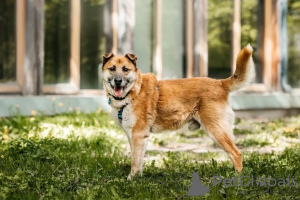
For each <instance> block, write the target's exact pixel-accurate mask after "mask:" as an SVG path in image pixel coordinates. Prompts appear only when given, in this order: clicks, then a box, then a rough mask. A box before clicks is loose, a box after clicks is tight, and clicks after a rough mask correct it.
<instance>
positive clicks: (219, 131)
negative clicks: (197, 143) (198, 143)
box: [198, 104, 243, 172]
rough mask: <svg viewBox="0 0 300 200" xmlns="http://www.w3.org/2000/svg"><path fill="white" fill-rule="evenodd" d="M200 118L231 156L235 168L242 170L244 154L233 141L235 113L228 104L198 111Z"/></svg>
mask: <svg viewBox="0 0 300 200" xmlns="http://www.w3.org/2000/svg"><path fill="white" fill-rule="evenodd" d="M198 115H199V116H198V117H199V118H198V119H199V123H200V124H201V126H202V127H203V128H204V130H205V132H206V133H207V134H208V135H209V136H210V137H211V138H212V139H213V140H214V141H216V142H217V143H218V144H219V145H220V146H221V147H222V148H223V149H224V151H225V152H226V153H228V155H229V157H230V158H231V160H232V162H233V164H234V167H235V169H236V170H237V171H238V172H241V171H242V169H243V164H242V155H241V153H240V151H239V149H238V148H237V147H236V146H235V144H234V142H233V139H234V138H233V130H232V128H233V121H234V113H233V111H232V110H231V108H230V107H229V106H228V105H226V106H224V107H223V108H222V105H221V106H220V105H211V104H210V106H209V107H204V108H201V109H200V111H198Z"/></svg>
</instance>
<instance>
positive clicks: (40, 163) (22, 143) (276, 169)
mask: <svg viewBox="0 0 300 200" xmlns="http://www.w3.org/2000/svg"><path fill="white" fill-rule="evenodd" d="M299 121H300V117H294V118H285V119H281V120H275V121H272V122H261V123H254V122H248V121H245V120H238V121H237V129H236V130H235V134H236V136H237V143H238V145H239V146H240V147H241V148H242V149H243V148H244V149H243V151H244V153H243V159H244V162H243V163H244V170H243V173H241V174H237V173H236V172H235V171H234V169H233V167H232V164H231V162H230V160H229V158H228V157H227V155H225V156H224V153H219V152H205V153H195V152H193V151H178V152H162V151H160V149H159V147H168V145H172V144H176V143H184V144H186V145H189V144H195V143H196V144H198V143H199V145H201V143H200V142H199V141H198V140H195V138H200V139H203V140H205V141H206V140H207V136H206V135H205V134H203V132H202V131H198V132H193V133H189V134H187V135H185V134H182V133H181V134H173V133H171V134H163V135H153V136H151V137H150V146H151V145H152V146H157V151H149V152H148V156H154V157H155V156H156V157H155V159H154V160H150V159H149V160H148V161H147V162H146V163H145V167H144V175H143V177H136V178H134V179H133V180H132V181H127V179H126V178H127V175H128V173H129V171H130V158H129V157H128V152H127V141H126V136H125V134H124V133H123V132H122V130H121V129H120V128H119V127H117V126H116V124H115V123H114V122H113V121H112V119H111V118H110V117H109V115H107V114H106V113H102V112H98V113H92V114H82V113H71V114H64V115H58V116H54V117H45V116H35V117H22V116H17V117H13V118H3V119H0V143H1V144H0V145H1V146H0V199H182V196H183V194H185V193H186V192H184V191H182V183H181V182H180V179H181V177H184V176H185V175H187V176H186V177H185V180H186V181H189V180H191V173H192V172H194V171H197V172H198V173H199V175H200V180H201V181H202V183H203V184H204V185H206V186H210V191H209V192H208V193H207V194H206V196H205V197H191V199H203V198H205V199H297V198H299V196H300V188H299V187H300V186H297V187H291V186H289V187H288V186H285V187H279V186H274V187H268V186H258V185H256V184H254V185H253V186H249V187H242V186H238V187H234V186H229V187H224V186H221V185H216V186H212V177H213V176H215V175H219V176H221V177H223V178H231V177H233V176H237V177H241V176H243V175H247V176H251V175H253V176H254V177H258V176H262V177H268V175H271V176H272V177H273V178H280V177H283V178H287V176H288V175H289V176H290V177H295V178H297V179H299V181H298V182H299V183H300V145H299V143H300V142H299V127H298V124H299ZM239 129H240V130H242V131H241V132H240V133H239V132H238V130H239ZM260 138H263V139H261V140H260ZM266 141H267V142H266ZM282 141H288V142H285V143H284V148H286V149H285V150H284V151H283V152H272V153H266V154H262V153H261V152H260V149H259V148H260V147H262V146H264V147H275V148H276V147H280V145H282V143H283V142H282ZM249 146H250V147H258V150H257V151H255V152H254V153H248V152H247V148H248V147H249ZM209 148H211V149H218V148H216V147H214V144H213V143H211V144H210V146H209ZM220 157H221V158H222V161H220V160H218V158H220Z"/></svg>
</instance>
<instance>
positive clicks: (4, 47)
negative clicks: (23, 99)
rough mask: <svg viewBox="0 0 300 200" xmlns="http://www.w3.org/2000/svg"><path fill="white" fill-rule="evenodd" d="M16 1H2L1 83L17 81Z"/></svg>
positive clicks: (0, 9)
mask: <svg viewBox="0 0 300 200" xmlns="http://www.w3.org/2000/svg"><path fill="white" fill-rule="evenodd" d="M15 8H16V1H13V0H1V1H0V83H7V82H14V81H15V80H16V37H15V26H16V18H15V16H16V13H15Z"/></svg>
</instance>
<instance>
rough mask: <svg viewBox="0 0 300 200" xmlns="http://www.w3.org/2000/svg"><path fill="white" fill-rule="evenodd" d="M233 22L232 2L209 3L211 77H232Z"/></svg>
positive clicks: (214, 1) (211, 0)
mask: <svg viewBox="0 0 300 200" xmlns="http://www.w3.org/2000/svg"><path fill="white" fill-rule="evenodd" d="M220 8H222V9H220ZM232 20H233V1H232V0H223V1H220V0H209V1H208V66H209V69H208V73H209V77H212V78H227V77H229V76H231V56H232V55H231V52H232V47H231V41H232Z"/></svg>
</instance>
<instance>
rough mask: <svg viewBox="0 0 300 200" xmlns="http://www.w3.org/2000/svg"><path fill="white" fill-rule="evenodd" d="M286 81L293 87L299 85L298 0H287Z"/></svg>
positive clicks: (299, 38) (299, 33)
mask: <svg viewBox="0 0 300 200" xmlns="http://www.w3.org/2000/svg"><path fill="white" fill-rule="evenodd" d="M287 22H288V37H289V47H288V48H289V49H288V53H289V57H288V81H289V84H290V85H291V86H292V87H294V88H296V87H297V88H299V87H300V1H297V0H289V1H288V16H287Z"/></svg>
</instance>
